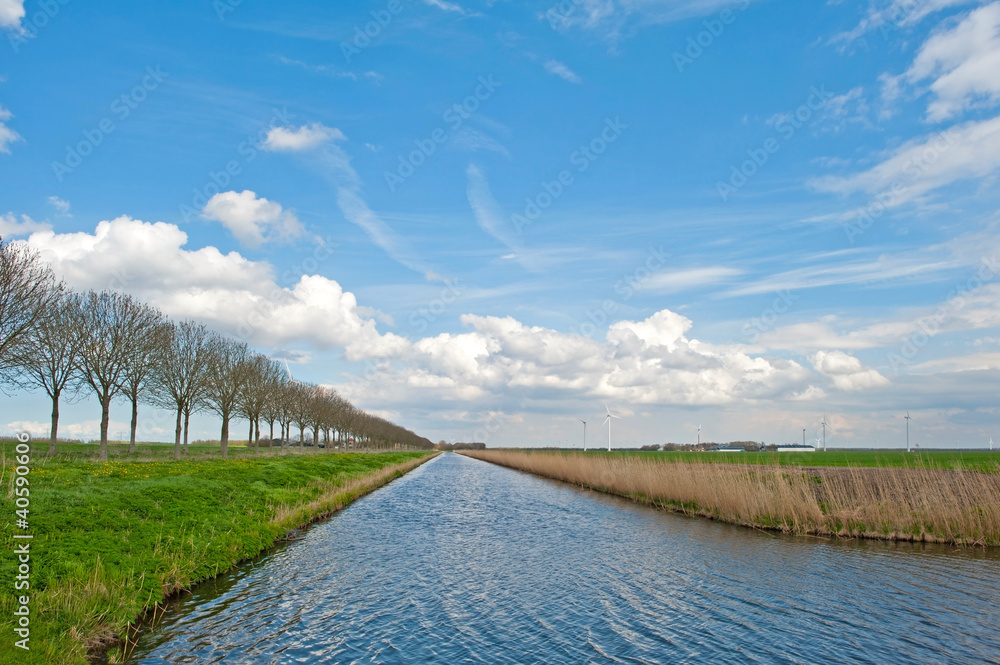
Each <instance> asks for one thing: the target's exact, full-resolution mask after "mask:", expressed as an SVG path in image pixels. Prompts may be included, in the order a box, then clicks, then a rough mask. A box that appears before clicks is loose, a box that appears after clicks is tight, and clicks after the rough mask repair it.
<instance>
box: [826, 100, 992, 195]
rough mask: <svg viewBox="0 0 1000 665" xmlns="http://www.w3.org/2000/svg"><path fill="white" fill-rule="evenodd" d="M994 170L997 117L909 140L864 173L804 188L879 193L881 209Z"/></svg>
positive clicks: (835, 178)
mask: <svg viewBox="0 0 1000 665" xmlns="http://www.w3.org/2000/svg"><path fill="white" fill-rule="evenodd" d="M998 167H1000V116H998V117H996V118H991V119H989V120H983V121H972V122H967V123H965V124H962V125H957V126H955V127H952V128H950V129H948V130H947V131H945V132H940V133H935V134H930V135H927V136H922V137H919V138H916V139H913V140H911V141H908V142H907V143H904V144H903V145H901V146H900V147H898V148H896V149H895V150H893V151H891V152H890V153H889V154H888V155H887V156H885V157H883V158H882V160H881V161H880V162H879V163H878V164H876V165H875V166H873V167H872V168H870V169H868V170H867V171H862V172H860V173H856V174H853V175H849V176H843V177H841V176H826V177H822V178H816V179H813V180H811V181H810V183H809V184H810V185H811V186H812V187H814V188H815V189H817V190H819V191H824V192H832V193H836V194H853V193H856V192H865V193H868V194H870V195H873V196H874V195H876V194H884V195H885V197H886V199H887V201H886V202H885V205H887V206H890V207H891V206H898V205H900V204H902V203H905V202H907V201H911V200H913V199H916V198H918V197H920V196H922V195H924V194H927V193H929V192H932V191H934V190H936V189H939V188H941V187H945V186H947V185H950V184H952V183H954V182H958V181H961V180H967V179H970V178H983V177H985V176H988V175H990V174H992V173H993V172H994V171H995V170H996V169H997V168H998Z"/></svg>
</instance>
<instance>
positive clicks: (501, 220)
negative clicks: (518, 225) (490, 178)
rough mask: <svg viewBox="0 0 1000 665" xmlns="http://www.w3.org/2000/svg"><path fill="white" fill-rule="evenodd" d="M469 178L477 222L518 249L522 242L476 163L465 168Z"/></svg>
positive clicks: (486, 230)
mask: <svg viewBox="0 0 1000 665" xmlns="http://www.w3.org/2000/svg"><path fill="white" fill-rule="evenodd" d="M465 175H466V177H467V178H468V187H467V188H466V194H467V196H468V198H469V205H470V206H472V212H473V214H474V215H475V217H476V223H477V224H479V228H481V229H482V230H483V231H485V232H486V233H488V234H490V235H491V236H493V237H494V238H496V239H497V240H499V241H500V242H501V243H503V244H504V245H505V246H506V247H508V248H509V249H516V248H518V247H519V246H520V243H519V242H517V240H516V239H515V238H514V234H513V233H512V232H511V228H512V225H511V224H510V222H509V221H508V219H507V217H506V216H505V215H504V214H503V211H502V210H501V209H500V206H499V205H498V204H497V202H496V199H494V198H493V194H492V192H490V184H489V183H488V182H487V181H486V177H485V176H484V175H483V172H482V171H481V170H480V169H479V167H478V166H476V165H475V164H469V167H468V168H467V169H466V170H465Z"/></svg>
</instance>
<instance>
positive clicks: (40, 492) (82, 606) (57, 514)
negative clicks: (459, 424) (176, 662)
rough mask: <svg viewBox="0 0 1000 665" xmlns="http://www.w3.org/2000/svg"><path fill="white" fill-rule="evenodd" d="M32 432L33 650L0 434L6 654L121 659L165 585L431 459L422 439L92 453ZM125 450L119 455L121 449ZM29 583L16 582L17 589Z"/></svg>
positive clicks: (215, 567) (29, 658)
mask: <svg viewBox="0 0 1000 665" xmlns="http://www.w3.org/2000/svg"><path fill="white" fill-rule="evenodd" d="M47 448H48V444H47V443H36V444H32V464H31V472H30V474H29V477H30V479H31V508H30V509H31V513H30V518H29V519H30V532H31V533H33V534H34V539H33V540H32V541H31V580H30V581H31V591H30V599H31V602H30V608H31V641H30V646H31V651H30V652H23V651H22V650H20V649H15V647H14V646H13V642H14V640H15V639H16V638H15V637H14V632H13V626H12V624H11V618H12V616H13V615H12V613H13V610H14V608H15V605H14V603H15V599H14V594H13V593H12V590H13V580H14V576H15V570H16V567H17V562H16V561H15V559H14V556H13V544H12V540H11V537H10V535H11V534H12V533H16V532H20V530H17V529H16V528H15V525H14V520H15V514H14V510H15V506H14V502H13V498H14V494H13V491H12V490H13V483H12V475H13V474H12V472H11V469H12V460H13V456H12V453H13V445H12V444H9V443H6V444H2V447H0V449H2V453H0V458H2V460H3V465H2V471H3V477H2V483H3V496H2V498H0V504H2V508H0V509H2V511H3V513H2V514H3V521H4V523H5V531H6V533H7V544H6V546H5V547H4V548H3V551H2V558H0V580H2V581H3V585H4V587H5V588H4V590H3V592H2V593H0V635H2V637H0V663H8V662H12V663H45V664H53V663H85V662H86V658H87V655H88V654H89V655H94V654H95V653H102V652H104V651H105V650H107V649H109V648H110V650H109V651H108V652H107V653H108V659H109V661H110V662H121V658H122V655H121V654H122V649H123V647H125V646H126V645H124V644H122V638H123V637H124V636H126V635H128V628H129V625H130V624H131V623H132V622H134V621H135V620H136V619H137V618H138V617H139V616H140V615H142V614H143V613H144V612H146V611H147V610H149V609H150V608H153V607H155V606H156V605H157V604H158V603H160V602H162V601H163V600H164V598H166V597H168V596H170V595H172V594H174V593H177V592H178V591H180V590H183V589H186V588H189V587H190V586H192V585H193V584H195V583H197V582H199V581H201V580H205V579H208V578H210V577H213V576H215V575H217V574H219V573H220V572H223V571H225V570H227V569H229V568H231V567H232V566H234V565H235V564H237V563H238V562H240V561H242V560H245V559H247V558H250V557H252V556H254V555H256V554H258V553H260V552H262V551H263V550H265V549H267V548H268V547H270V546H271V545H273V544H274V543H275V542H276V541H277V540H279V539H281V538H282V537H284V536H285V534H286V533H288V531H289V530H290V529H293V528H296V527H301V526H303V525H305V524H307V523H309V522H311V521H314V520H316V519H318V518H320V517H323V516H325V515H328V514H330V513H332V512H334V511H336V510H339V509H340V508H342V507H344V506H346V505H347V504H349V503H351V502H352V501H354V500H355V499H357V498H359V497H360V496H362V495H364V494H366V493H367V492H370V491H372V490H374V489H376V488H377V487H380V486H382V485H384V484H385V483H387V482H389V481H391V480H393V479H394V478H397V477H399V476H401V475H403V474H404V473H405V472H406V471H408V470H410V469H411V468H413V467H415V466H417V465H419V464H421V463H423V462H425V461H427V460H428V459H430V455H428V454H427V453H412V452H398V453H376V454H350V453H349V454H340V453H324V452H321V451H319V452H317V451H315V450H312V451H310V450H308V449H307V452H306V453H305V454H297V453H292V454H288V453H286V454H283V455H282V454H274V453H278V451H274V453H272V454H268V455H261V456H260V457H257V458H254V457H253V455H252V451H246V450H245V449H244V450H242V451H241V450H239V449H236V450H232V451H231V453H232V454H234V455H235V456H236V458H235V459H229V460H222V459H218V452H217V451H218V448H209V447H208V446H204V447H192V448H191V450H190V452H189V458H188V459H183V460H181V461H179V462H177V461H173V460H172V459H171V458H172V455H173V448H172V446H143V447H142V448H140V450H139V452H138V455H133V456H131V457H129V461H125V460H123V459H122V457H123V456H124V454H123V451H122V450H121V449H118V450H115V451H114V453H113V459H111V460H110V461H109V462H107V463H99V462H93V461H89V460H90V459H92V458H93V456H94V455H95V454H96V447H94V446H79V445H74V446H60V449H59V454H57V455H56V456H53V457H47V456H46V455H45V451H46V450H47ZM114 457H117V458H119V459H114ZM21 593H24V592H18V595H20V594H21Z"/></svg>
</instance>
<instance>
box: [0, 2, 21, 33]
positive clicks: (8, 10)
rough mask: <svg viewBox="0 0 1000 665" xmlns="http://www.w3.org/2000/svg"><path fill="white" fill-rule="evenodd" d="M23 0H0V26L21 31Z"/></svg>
mask: <svg viewBox="0 0 1000 665" xmlns="http://www.w3.org/2000/svg"><path fill="white" fill-rule="evenodd" d="M22 18H24V0H0V28H7V29H10V30H15V31H17V32H20V31H21V19H22Z"/></svg>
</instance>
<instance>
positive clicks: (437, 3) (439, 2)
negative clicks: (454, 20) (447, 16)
mask: <svg viewBox="0 0 1000 665" xmlns="http://www.w3.org/2000/svg"><path fill="white" fill-rule="evenodd" d="M424 4H425V5H430V6H431V7H437V8H438V9H440V10H442V11H446V12H456V13H459V14H464V13H465V10H464V9H462V7H461V6H459V5H456V4H455V3H453V2H445V0H424Z"/></svg>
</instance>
